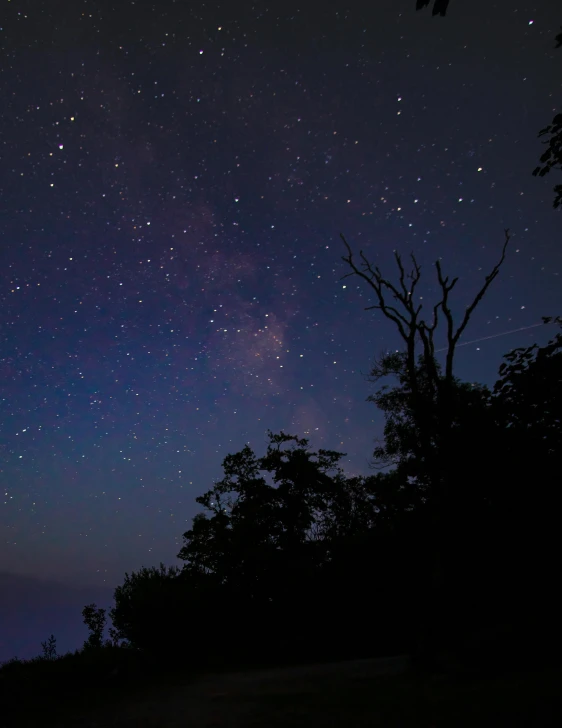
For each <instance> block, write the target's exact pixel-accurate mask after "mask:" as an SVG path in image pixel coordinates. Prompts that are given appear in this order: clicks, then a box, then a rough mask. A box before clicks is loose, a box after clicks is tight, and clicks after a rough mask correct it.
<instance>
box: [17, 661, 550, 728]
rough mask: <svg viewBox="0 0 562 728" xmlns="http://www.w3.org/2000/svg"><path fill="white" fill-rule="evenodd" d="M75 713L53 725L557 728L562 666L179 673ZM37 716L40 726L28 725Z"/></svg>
mask: <svg viewBox="0 0 562 728" xmlns="http://www.w3.org/2000/svg"><path fill="white" fill-rule="evenodd" d="M82 708H84V706H82ZM73 712H74V715H69V714H67V715H66V717H65V718H64V719H63V718H62V716H61V718H59V719H57V720H56V722H55V723H53V725H57V726H59V727H62V726H65V728H66V726H82V727H86V728H117V727H119V728H127V727H131V728H133V727H135V728H179V727H180V726H185V727H186V728H242V727H244V728H266V727H267V728H288V727H289V726H295V727H297V728H298V727H303V726H319V727H320V728H336V726H337V727H340V726H341V727H342V728H343V727H344V726H345V728H351V727H352V726H353V727H357V728H367V726H369V727H370V728H372V727H374V726H396V727H398V726H401V727H404V728H410V727H411V728H421V727H422V726H423V727H424V728H439V727H440V726H443V727H445V726H446V727H447V728H450V727H452V726H458V727H459V728H465V727H466V728H468V726H478V728H480V727H486V726H494V728H500V727H501V726H509V727H510V728H517V727H518V726H519V727H523V726H525V727H526V728H527V727H532V728H535V727H536V728H539V727H540V728H549V727H550V726H552V728H554V726H557V727H558V726H562V669H555V670H553V669H549V670H536V671H534V672H525V673H522V672H519V673H517V674H511V675H504V676H496V677H491V676H488V677H486V678H485V679H484V678H483V677H480V678H476V677H473V678H471V679H467V678H463V679H459V678H452V677H444V676H441V677H440V676H433V677H424V678H421V677H419V676H416V675H414V674H412V672H411V671H410V670H408V660H407V658H402V657H398V658H390V659H384V660H356V661H350V662H345V663H339V664H337V663H336V664H329V665H311V666H305V667H303V666H299V667H294V668H279V669H273V670H261V671H250V672H237V673H229V674H222V675H207V676H204V677H200V678H197V679H189V680H188V679H187V678H181V677H180V676H178V677H176V678H175V679H174V680H170V681H169V683H168V684H167V685H160V686H157V687H154V688H153V689H151V690H144V691H143V692H142V694H139V695H136V696H129V697H128V698H126V699H123V700H121V701H120V702H118V703H117V704H116V705H113V706H112V707H110V706H108V705H103V704H102V703H99V704H98V707H97V708H94V709H91V708H88V709H87V710H86V709H84V710H83V709H81V708H78V707H77V706H75V708H74V711H73ZM86 713H87V716H86ZM32 724H33V725H38V724H37V722H35V723H31V722H30V723H23V722H20V723H19V725H22V726H23V725H32ZM42 725H46V723H42Z"/></svg>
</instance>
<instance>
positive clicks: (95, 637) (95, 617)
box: [82, 604, 107, 649]
mask: <svg viewBox="0 0 562 728" xmlns="http://www.w3.org/2000/svg"><path fill="white" fill-rule="evenodd" d="M82 616H83V618H84V624H85V625H86V627H87V628H88V630H89V632H90V634H89V636H88V639H87V640H86V641H85V642H84V648H85V649H88V648H93V649H98V648H100V647H102V645H103V634H104V632H105V624H106V621H107V620H106V616H105V609H102V608H101V607H100V608H99V609H98V608H97V607H96V605H95V604H88V605H87V606H85V607H84V609H83V610H82Z"/></svg>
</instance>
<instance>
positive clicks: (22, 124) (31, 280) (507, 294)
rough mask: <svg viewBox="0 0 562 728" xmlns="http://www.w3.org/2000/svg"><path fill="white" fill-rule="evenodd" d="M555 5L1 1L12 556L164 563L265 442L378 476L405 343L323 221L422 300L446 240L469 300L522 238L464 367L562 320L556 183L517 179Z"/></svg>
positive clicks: (7, 543)
mask: <svg viewBox="0 0 562 728" xmlns="http://www.w3.org/2000/svg"><path fill="white" fill-rule="evenodd" d="M556 5H557V3H554V2H552V0H537V2H535V3H528V2H521V3H520V4H518V5H517V7H514V5H513V3H512V2H508V0H499V1H498V2H497V3H495V4H491V3H489V2H488V0H476V1H475V2H469V1H468V0H451V4H450V6H449V10H448V14H447V17H446V18H433V17H431V12H430V9H429V8H428V9H426V10H424V11H423V12H415V2H414V0H377V1H376V2H373V3H370V4H368V3H359V2H357V3H355V2H351V3H341V4H339V3H327V4H325V5H324V6H323V7H324V8H325V9H324V10H322V11H321V12H318V10H316V9H315V8H317V7H319V6H318V5H317V4H316V3H312V2H301V3H300V4H299V3H293V2H290V1H288V2H271V3H268V2H258V1H257V0H256V1H255V2H253V3H250V2H236V3H234V2H209V3H200V2H196V1H190V2H187V1H186V2H170V1H165V0H162V1H160V2H158V3H154V4H153V5H152V4H151V3H149V2H146V1H144V0H143V1H141V0H137V2H131V1H130V0H123V2H119V3H109V2H90V1H88V2H52V1H49V2H40V0H28V1H27V2H17V1H15V0H13V1H12V2H10V3H5V5H4V8H3V17H2V19H1V24H2V28H1V30H0V42H1V46H2V53H1V57H2V64H1V67H2V68H1V74H0V99H1V104H0V115H1V127H0V128H1V133H0V151H1V156H2V164H1V167H0V169H1V175H0V187H1V193H2V194H1V200H0V276H1V283H0V299H1V314H0V342H1V343H0V485H1V486H2V491H1V492H2V494H3V499H2V504H1V506H0V528H1V542H0V572H9V573H10V574H12V575H13V574H19V575H26V576H27V577H33V578H36V577H37V578H42V579H49V580H56V581H60V582H63V583H66V584H67V585H85V584H86V585H91V586H92V588H93V587H96V588H100V587H104V586H107V587H108V588H109V587H111V588H113V587H115V586H116V585H117V584H119V583H121V582H122V580H123V577H124V573H125V571H128V572H129V573H130V571H131V570H136V569H138V568H139V567H140V566H142V565H146V566H151V565H157V564H158V563H159V562H160V561H164V562H165V563H167V564H170V563H177V562H176V559H175V556H176V554H177V552H178V550H179V548H180V546H181V537H182V534H183V532H184V531H186V530H187V529H188V528H189V527H190V524H191V518H192V517H193V515H194V514H195V513H196V512H197V509H198V506H197V505H196V504H195V502H194V501H195V497H196V496H198V495H200V494H201V493H203V492H204V491H205V490H207V489H208V488H210V487H211V486H212V482H213V480H215V479H218V478H220V477H221V475H222V468H221V463H222V460H223V458H224V457H225V456H226V455H227V454H228V453H233V452H237V451H238V450H240V449H241V448H242V447H243V446H244V444H246V443H249V444H250V446H251V447H252V448H254V450H255V452H256V454H257V455H258V456H261V455H263V454H264V453H265V448H266V431H267V429H271V430H273V431H274V432H278V431H280V430H284V431H285V432H289V433H291V434H295V435H298V436H300V437H309V438H310V445H311V447H312V448H314V449H317V448H318V447H324V448H333V449H336V450H339V451H341V452H345V453H347V457H346V458H345V459H344V461H343V465H344V468H345V470H346V472H347V473H349V474H356V473H368V472H370V471H369V467H368V461H369V459H370V457H371V455H372V450H373V441H374V438H376V437H378V436H380V435H381V431H382V426H383V419H382V417H381V416H380V414H379V413H378V412H377V410H376V409H375V407H374V405H373V404H370V403H368V402H366V401H365V400H366V397H367V396H368V395H369V393H370V392H371V391H372V385H370V384H369V383H368V382H366V380H365V377H364V375H365V374H367V372H368V370H369V364H370V362H371V360H372V357H373V356H374V355H375V354H377V353H378V352H380V351H381V350H383V349H385V350H387V349H395V348H398V347H399V346H400V340H399V338H398V336H397V334H396V331H395V330H394V328H393V326H392V324H390V323H389V322H386V321H385V320H384V319H382V317H381V315H380V314H379V313H378V312H376V311H369V312H365V311H364V310H363V309H364V308H365V307H366V306H368V305H370V304H371V303H373V301H372V299H371V298H370V297H369V291H368V289H367V288H365V287H364V285H361V282H360V281H359V280H358V279H357V280H355V279H353V278H352V279H346V280H341V277H342V276H343V275H345V274H346V273H348V272H349V268H347V266H346V265H345V264H344V263H343V262H342V261H341V255H343V254H345V249H344V247H343V244H342V242H341V240H340V239H339V233H340V232H343V233H344V234H345V236H346V238H347V240H348V241H349V242H350V244H351V245H352V247H353V248H354V250H355V251H356V252H357V254H358V252H359V249H360V247H361V248H364V250H365V252H366V253H367V254H368V256H369V257H370V259H371V260H372V261H373V262H374V263H376V264H378V265H379V266H380V267H381V269H382V270H383V272H385V273H388V275H389V276H394V273H395V268H394V262H393V251H394V250H398V251H400V252H401V253H402V254H403V255H404V256H407V255H408V254H409V253H410V251H413V252H414V253H415V255H416V256H417V257H418V260H419V261H420V262H421V263H422V266H423V269H424V274H423V275H424V277H423V279H422V280H423V281H424V283H425V287H424V290H423V291H422V295H423V297H424V301H425V300H427V301H428V304H429V303H430V302H431V301H432V300H433V296H434V295H435V294H436V293H437V291H436V289H435V286H434V281H435V275H434V270H433V269H432V265H433V262H434V261H435V259H436V258H438V257H441V258H442V259H443V266H444V269H445V271H446V272H447V273H450V274H452V275H459V276H460V280H459V283H458V285H457V289H456V291H455V292H456V296H455V298H454V301H455V305H456V309H455V310H456V311H458V312H459V311H462V310H463V308H464V306H465V305H467V303H468V302H469V300H470V299H471V296H473V295H474V293H475V292H476V290H477V289H478V287H479V286H480V285H481V283H482V281H483V278H484V275H485V274H486V273H487V272H488V270H489V269H490V268H491V267H492V266H493V264H494V263H495V262H496V260H497V259H498V257H499V255H500V252H501V246H502V243H503V237H504V232H503V231H504V228H510V229H511V232H512V234H513V238H512V241H511V245H510V248H509V253H508V258H507V260H506V263H505V266H504V267H503V269H502V271H501V274H500V276H499V279H498V280H497V281H496V282H494V284H493V286H492V289H491V290H490V293H489V294H488V296H487V298H486V299H485V301H484V302H483V304H482V305H481V306H480V307H479V308H478V309H477V312H476V313H475V315H474V317H473V319H472V323H471V325H470V326H469V328H468V329H467V331H466V332H465V336H464V338H463V340H462V343H463V344H464V345H463V346H462V347H461V348H459V350H458V358H457V374H458V375H459V376H460V377H462V378H465V379H470V380H473V381H481V382H485V383H489V384H490V383H493V381H495V378H496V374H497V370H498V366H499V364H500V363H501V357H502V355H503V354H504V353H505V352H507V351H509V350H510V349H512V348H514V347H516V346H526V345H530V344H532V343H533V342H535V341H537V342H538V343H544V342H546V341H547V340H548V339H549V338H550V337H551V336H552V335H553V333H554V330H553V329H552V328H550V329H549V328H548V327H545V326H536V324H540V321H541V316H543V315H544V316H546V315H556V314H560V313H561V312H562V311H561V304H562V286H561V280H560V272H561V270H562V246H561V245H560V243H561V229H562V227H561V222H562V217H561V215H560V212H559V211H555V210H554V209H553V207H552V200H553V197H554V193H553V191H552V188H553V186H554V184H555V183H556V182H560V181H561V180H560V179H559V178H558V179H555V175H556V173H555V172H554V173H553V174H551V175H547V176H546V177H545V178H542V179H539V178H535V177H533V176H532V170H533V169H534V167H535V166H536V165H537V164H538V158H539V156H540V154H541V152H542V146H541V142H540V141H539V140H538V139H537V134H538V131H539V130H540V129H541V128H543V127H544V126H546V125H547V124H548V123H550V121H551V119H552V117H553V115H554V113H555V112H557V111H558V110H559V108H560V105H561V100H562V50H556V49H555V41H554V38H555V35H556V33H557V31H558V29H559V26H560V24H561V23H562V13H561V12H560V8H556ZM506 332H513V333H506ZM470 342H475V343H470ZM84 603H86V601H84ZM78 616H79V615H78ZM47 636H48V634H44V635H42V638H46V637H47Z"/></svg>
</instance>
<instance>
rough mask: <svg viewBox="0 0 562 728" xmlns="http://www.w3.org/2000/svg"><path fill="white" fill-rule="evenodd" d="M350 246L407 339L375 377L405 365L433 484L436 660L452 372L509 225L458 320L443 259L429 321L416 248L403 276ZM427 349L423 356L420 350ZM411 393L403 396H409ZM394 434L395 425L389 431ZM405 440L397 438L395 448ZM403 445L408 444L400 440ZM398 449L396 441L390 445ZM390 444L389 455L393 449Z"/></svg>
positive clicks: (420, 472) (420, 465) (432, 641)
mask: <svg viewBox="0 0 562 728" xmlns="http://www.w3.org/2000/svg"><path fill="white" fill-rule="evenodd" d="M341 238H342V241H343V243H344V245H345V247H346V249H347V253H348V254H347V256H342V260H343V261H344V262H345V263H347V264H348V266H349V267H350V268H351V272H350V273H348V274H347V275H345V276H343V278H348V277H350V276H357V277H359V278H361V279H362V280H364V281H365V282H366V283H367V284H368V285H369V286H370V288H371V289H372V291H373V292H374V294H375V300H376V301H377V303H376V304H375V305H373V306H368V307H367V308H366V309H365V310H371V309H376V310H379V311H381V312H382V314H383V315H384V316H385V317H386V318H387V319H389V320H390V321H392V322H393V323H394V325H395V326H396V329H397V331H398V333H399V335H400V337H401V339H402V341H403V342H404V345H405V351H404V352H403V353H402V355H401V356H398V357H390V358H383V360H382V361H381V362H379V366H376V365H375V367H374V370H373V372H372V375H374V376H375V378H377V377H379V376H382V375H384V374H387V373H397V372H399V374H400V376H401V378H402V392H401V396H402V398H403V404H407V415H408V417H409V418H410V421H411V425H412V427H410V432H413V433H415V436H414V437H411V438H410V440H409V442H408V447H410V448H411V450H412V458H413V463H414V464H415V471H416V474H417V476H418V478H419V479H420V481H421V483H424V484H426V485H428V484H430V485H431V493H430V497H429V498H428V502H427V507H426V510H427V513H428V518H427V526H426V539H427V542H428V544H429V549H430V556H429V564H430V566H429V569H430V574H429V576H428V578H429V580H430V582H431V591H430V594H429V598H428V599H427V600H426V607H427V612H426V620H425V623H426V631H425V634H422V635H420V644H419V648H418V649H419V652H420V653H426V652H427V653H428V659H431V658H432V657H433V655H432V654H431V653H432V652H433V651H435V650H436V649H437V646H438V644H439V642H440V641H441V640H445V639H447V629H448V618H449V617H450V614H447V613H446V612H447V607H446V606H445V605H446V604H447V603H448V602H447V600H446V594H445V591H446V587H445V584H446V580H447V575H446V574H445V568H446V562H447V558H446V553H447V549H448V538H449V537H450V536H451V531H450V527H449V516H450V514H451V513H452V512H453V510H454V503H455V477H456V474H457V470H458V460H457V459H456V457H455V448H454V442H453V437H454V435H453V433H454V424H455V408H457V407H458V394H459V391H460V390H459V388H458V386H457V385H456V382H455V378H454V355H455V350H456V346H457V344H458V342H459V340H460V337H461V336H462V334H463V332H464V331H465V329H466V327H467V326H468V323H469V321H470V317H471V316H472V314H473V312H474V310H475V309H476V307H477V306H478V304H479V303H480V302H481V301H482V299H483V298H484V296H485V294H486V292H487V290H488V288H489V287H490V285H491V284H492V282H493V281H494V280H495V278H496V277H497V276H498V274H499V272H500V269H501V266H502V265H503V262H504V260H505V256H506V251H507V247H508V245H509V240H510V236H509V230H505V239H504V244H503V246H502V250H501V255H500V258H499V260H498V262H497V263H496V265H495V266H494V267H493V268H492V270H491V272H490V273H489V274H488V275H487V276H486V278H485V279H484V283H483V284H482V286H481V287H480V289H479V290H478V291H477V293H476V295H475V296H474V298H473V300H472V302H471V303H470V304H469V305H468V306H467V307H466V309H465V312H464V315H463V316H462V318H461V321H460V324H459V325H458V326H456V325H455V322H454V319H453V315H452V311H451V308H450V293H451V291H452V290H453V288H454V286H455V285H456V283H457V280H458V279H457V278H454V279H453V280H452V281H449V277H445V276H444V275H443V272H442V268H441V264H440V262H439V261H437V262H436V264H435V267H436V271H437V280H438V283H439V288H440V298H439V300H438V301H437V302H436V303H435V304H434V306H433V310H432V315H431V320H430V323H427V322H426V320H425V319H424V318H422V317H421V312H422V304H419V303H417V302H416V300H415V296H416V288H417V285H418V283H419V281H420V278H421V266H420V265H419V264H418V262H417V260H416V258H415V256H414V255H412V256H411V259H412V266H413V267H412V270H411V271H410V272H409V273H406V269H405V267H404V265H403V263H402V259H401V256H400V255H399V254H398V253H395V259H396V264H397V267H398V273H399V276H398V283H397V284H395V283H393V282H391V281H390V280H389V279H388V278H385V277H383V275H382V273H381V271H380V269H379V268H378V266H373V265H372V264H371V263H370V262H369V261H368V260H367V258H366V257H365V255H364V254H363V251H360V253H359V255H360V259H361V263H360V264H359V265H358V264H356V262H355V260H354V257H353V253H352V250H351V247H350V246H349V244H348V242H347V241H346V239H345V237H344V236H343V235H341ZM440 314H441V315H442V318H443V319H444V322H445V332H446V336H447V347H446V354H445V368H444V371H443V372H442V373H441V371H440V370H439V367H438V365H437V362H436V359H435V343H434V336H435V332H436V331H437V327H438V324H439V321H440ZM420 344H421V352H420V354H419V357H418V350H419V349H420ZM404 397H405V401H404ZM398 424H399V423H398V422H397V421H396V420H395V421H394V425H392V423H391V425H390V426H391V427H392V426H393V427H394V431H395V432H396V433H398V434H400V429H399V428H398ZM389 434H391V433H390V431H389ZM399 444H400V443H399V442H398V441H397V442H396V444H395V446H394V449H395V450H396V448H397V446H398V445H399ZM400 446H402V445H400ZM391 450H392V448H391ZM391 450H389V451H388V454H392V453H391Z"/></svg>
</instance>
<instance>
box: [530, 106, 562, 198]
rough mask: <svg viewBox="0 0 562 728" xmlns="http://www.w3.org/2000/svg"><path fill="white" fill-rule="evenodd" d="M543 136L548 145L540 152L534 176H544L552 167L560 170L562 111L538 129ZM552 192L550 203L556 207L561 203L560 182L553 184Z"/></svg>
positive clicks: (561, 186) (561, 187) (561, 191)
mask: <svg viewBox="0 0 562 728" xmlns="http://www.w3.org/2000/svg"><path fill="white" fill-rule="evenodd" d="M543 136H544V137H547V139H546V140H545V142H544V143H545V144H546V145H548V146H547V148H546V150H545V151H544V152H543V153H542V154H541V157H540V161H541V164H540V165H539V166H538V167H535V169H534V170H533V175H534V176H535V177H537V176H538V177H544V176H545V175H546V174H548V173H549V172H551V171H552V170H553V169H555V170H558V171H562V113H560V114H556V116H555V117H554V118H553V119H552V121H551V123H550V124H549V125H548V126H545V127H544V129H541V130H540V132H539V138H540V137H543ZM554 193H555V196H554V202H553V203H552V204H553V207H554V208H555V209H556V208H558V207H560V206H561V205H562V184H560V185H555V186H554Z"/></svg>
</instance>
